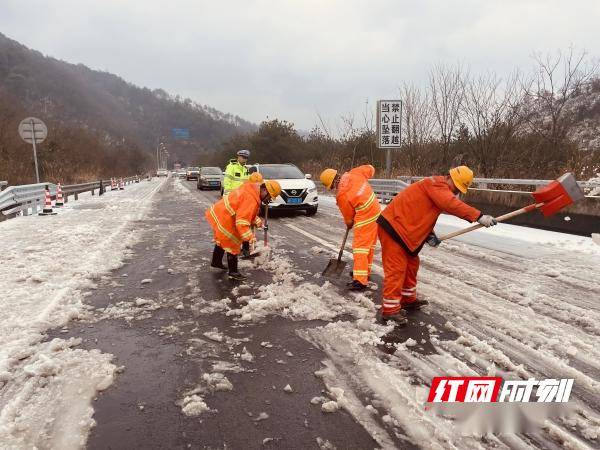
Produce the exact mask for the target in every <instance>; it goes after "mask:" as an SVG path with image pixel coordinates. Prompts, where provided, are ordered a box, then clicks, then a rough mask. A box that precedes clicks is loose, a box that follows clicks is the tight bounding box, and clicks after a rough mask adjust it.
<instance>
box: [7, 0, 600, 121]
mask: <svg viewBox="0 0 600 450" xmlns="http://www.w3.org/2000/svg"><path fill="white" fill-rule="evenodd" d="M0 31H1V32H2V33H4V34H6V35H7V36H9V37H10V38H12V39H15V40H17V41H19V42H21V43H23V44H25V45H27V46H28V47H31V48H34V49H36V50H39V51H41V52H42V53H44V54H47V55H51V56H54V57H56V58H60V59H63V60H66V61H69V62H72V63H83V64H86V65H88V66H90V67H92V68H94V69H101V70H106V71H109V72H112V73H115V74H117V75H119V76H121V77H123V78H124V79H125V80H127V81H130V82H133V83H135V84H137V85H141V86H146V87H149V88H162V89H165V90H166V91H168V92H170V93H173V94H180V95H182V96H185V97H190V98H192V99H193V100H196V101H198V102H200V103H203V104H208V105H211V106H214V107H216V108H218V109H220V110H222V111H226V112H231V113H234V114H238V115H240V116H242V117H244V118H246V119H248V120H251V121H254V122H256V123H258V122H260V121H262V120H263V119H265V118H266V117H267V116H268V117H271V118H273V117H278V118H281V119H287V120H289V121H292V122H294V123H295V124H296V125H297V126H298V127H299V128H302V129H305V130H308V129H310V128H312V127H313V125H315V124H316V123H317V121H318V119H317V113H320V114H321V115H322V116H323V117H325V118H326V120H328V121H330V122H331V123H333V122H334V121H335V120H336V119H337V118H339V116H340V115H342V114H348V113H352V112H354V113H355V114H357V115H358V116H360V115H361V113H362V111H364V109H365V101H366V99H369V101H370V102H371V105H372V104H373V101H374V100H376V99H377V98H386V97H387V98H390V97H396V96H397V95H396V94H397V90H398V86H400V85H401V84H402V83H403V82H415V83H418V84H423V85H425V84H426V82H427V73H428V71H429V69H430V68H431V65H432V64H434V63H437V62H449V63H454V62H457V61H460V62H461V63H462V64H463V65H464V66H468V67H469V69H470V71H471V72H475V73H477V72H484V71H487V70H493V71H496V72H498V73H499V74H503V75H504V74H507V73H509V72H511V71H512V70H513V69H514V68H515V67H520V68H523V69H528V68H530V67H531V65H532V61H531V55H532V53H533V52H534V51H543V52H547V51H553V50H556V49H559V48H562V49H565V48H567V47H568V46H569V45H571V44H572V45H574V46H576V47H577V48H578V49H586V50H588V51H589V52H590V54H592V55H594V56H600V0H568V1H567V0H564V1H559V0H413V1H408V0H370V1H359V0H302V1H300V0H297V1H291V0H290V1H286V0H262V1H252V0H236V1H227V0H220V1H217V0H212V1H204V0H189V1H185V0H169V1H162V0H161V1H159V0H135V1H134V0H132V1H125V0H97V1H89V0H71V1H69V0H51V1H50V0H48V1H40V0H0ZM174 126H175V124H174Z"/></svg>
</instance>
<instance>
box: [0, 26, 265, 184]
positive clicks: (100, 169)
mask: <svg viewBox="0 0 600 450" xmlns="http://www.w3.org/2000/svg"><path fill="white" fill-rule="evenodd" d="M27 116H37V117H39V118H41V119H42V120H44V121H45V122H46V123H47V124H48V127H49V130H50V133H49V138H48V140H47V142H46V143H44V144H43V146H42V148H41V149H40V163H41V166H42V172H43V173H44V174H45V177H44V178H46V179H51V178H62V179H78V178H82V177H83V178H86V177H89V176H104V175H111V174H113V173H115V171H116V172H123V173H131V172H132V171H137V170H142V169H143V168H144V167H146V166H150V165H151V159H152V158H153V155H154V151H155V148H156V142H157V138H158V137H159V136H167V141H168V143H169V144H170V145H168V146H169V151H170V153H171V159H172V160H175V159H180V160H182V161H183V162H188V163H192V162H194V160H196V159H197V157H198V154H199V153H201V152H206V151H211V150H212V149H213V148H215V147H216V146H217V145H218V144H219V143H220V142H222V141H223V140H225V139H227V138H229V137H231V136H233V135H235V134H238V133H243V132H247V131H251V130H253V129H255V128H256V127H255V126H254V125H253V124H251V123H250V122H247V121H245V120H243V119H241V118H240V117H238V116H234V115H231V114H225V113H222V112H220V111H217V110H216V109H214V108H211V107H208V106H204V105H200V104H198V103H195V102H192V101H191V100H189V99H182V98H180V97H179V96H171V95H169V94H167V93H166V92H165V91H163V90H161V89H157V90H150V89H147V88H140V87H138V86H135V85H133V84H131V83H128V82H126V81H125V80H123V79H122V78H120V77H118V76H116V75H113V74H110V73H107V72H100V71H96V70H91V69H90V68H88V67H86V66H84V65H81V64H78V65H75V64H70V63H67V62H64V61H60V60H57V59H55V58H52V57H47V56H44V55H42V54H41V53H39V52H37V51H35V50H31V49H28V48H27V47H25V46H23V45H21V44H20V43H18V42H16V41H14V40H11V39H9V38H7V37H6V36H4V35H2V34H0V179H9V180H10V181H13V182H17V181H18V182H22V181H27V180H26V178H27V177H28V176H30V174H31V172H30V166H29V164H30V161H29V154H30V153H31V152H30V150H29V148H28V147H27V145H26V144H24V143H22V142H21V141H20V139H19V137H18V136H17V134H16V129H17V125H18V123H19V121H20V120H21V119H22V118H24V117H27ZM172 128H188V129H189V130H190V136H191V138H190V140H189V141H186V142H181V141H172V140H171V141H169V138H168V136H169V135H170V130H171V129H172ZM69 161H70V162H69ZM60 162H62V163H63V166H65V167H63V166H60V165H58V164H59V163H60Z"/></svg>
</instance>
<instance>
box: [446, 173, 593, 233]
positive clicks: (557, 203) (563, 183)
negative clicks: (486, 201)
mask: <svg viewBox="0 0 600 450" xmlns="http://www.w3.org/2000/svg"><path fill="white" fill-rule="evenodd" d="M531 195H533V199H534V200H535V203H532V204H531V205H528V206H525V207H524V208H521V209H517V210H516V211H512V212H509V213H508V214H504V215H503V216H499V217H496V220H497V221H498V222H503V221H505V220H508V219H511V218H513V217H516V216H520V215H521V214H525V213H528V212H531V211H535V210H536V209H539V210H540V211H541V212H542V214H543V215H544V217H550V216H552V215H554V214H556V213H557V212H558V211H560V210H561V209H562V208H565V207H567V206H569V205H572V204H573V203H575V202H577V201H579V200H581V199H583V198H584V197H585V194H584V193H583V191H582V190H581V188H580V187H579V185H578V184H577V181H576V180H575V177H574V176H573V174H572V173H565V174H564V175H562V176H561V177H560V178H558V179H557V180H554V181H551V182H550V183H549V184H548V185H547V186H544V187H543V188H540V189H538V190H536V191H535V192H532V193H531ZM481 227H483V225H481V224H476V225H471V226H470V227H467V228H464V229H462V230H458V231H454V232H452V233H449V234H446V235H444V236H442V237H440V241H445V240H447V239H451V238H453V237H456V236H460V235H461V234H465V233H468V232H469V231H473V230H477V229H479V228H481Z"/></svg>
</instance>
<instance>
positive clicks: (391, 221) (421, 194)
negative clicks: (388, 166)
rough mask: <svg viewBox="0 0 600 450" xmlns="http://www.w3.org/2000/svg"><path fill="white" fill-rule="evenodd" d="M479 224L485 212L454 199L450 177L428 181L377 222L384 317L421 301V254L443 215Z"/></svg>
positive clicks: (402, 196) (396, 202)
mask: <svg viewBox="0 0 600 450" xmlns="http://www.w3.org/2000/svg"><path fill="white" fill-rule="evenodd" d="M442 212H445V213H448V214H452V215H454V216H457V217H460V218H462V219H465V220H468V221H470V222H475V221H476V220H477V219H478V218H479V217H480V216H481V212H480V211H479V210H478V209H476V208H473V207H472V206H469V205H467V204H466V203H464V202H462V201H460V200H459V199H458V198H457V197H455V196H454V194H453V193H452V191H451V189H450V187H449V186H448V184H446V177H444V176H435V177H430V178H425V179H424V180H421V181H419V182H418V183H415V184H412V185H410V186H409V187H407V188H406V189H404V190H403V191H402V192H400V193H399V194H398V195H396V196H395V197H394V199H393V200H392V201H391V202H390V204H389V205H388V206H387V207H386V208H385V210H384V211H383V212H382V213H381V216H380V217H379V219H378V220H377V223H378V224H379V231H378V234H379V242H380V244H381V257H382V260H383V273H384V280H383V304H382V308H383V315H384V316H385V315H390V314H395V313H397V312H398V311H400V309H401V307H402V304H408V303H412V302H414V301H416V299H417V271H418V270H419V256H418V254H419V251H420V250H421V248H422V247H423V245H424V244H425V240H426V239H427V236H429V234H430V233H431V232H432V231H433V227H434V226H435V223H436V221H437V219H438V216H439V215H440V214H441V213H442Z"/></svg>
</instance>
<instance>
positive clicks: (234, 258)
mask: <svg viewBox="0 0 600 450" xmlns="http://www.w3.org/2000/svg"><path fill="white" fill-rule="evenodd" d="M280 192H281V186H280V185H279V183H278V182H277V181H273V180H267V181H265V182H263V183H254V182H248V183H244V184H242V186H240V187H239V188H237V189H235V190H233V191H231V192H229V193H226V194H225V195H223V198H221V199H220V200H219V201H218V202H217V203H215V204H214V205H212V206H211V207H210V208H209V209H208V210H207V211H206V214H205V216H206V220H207V221H208V223H209V224H210V226H211V227H212V229H213V233H214V239H215V247H214V250H213V255H212V262H211V264H210V265H211V267H216V268H219V269H225V268H226V267H225V266H224V265H223V255H224V254H225V253H227V266H228V267H227V268H228V269H229V278H230V279H233V280H243V279H244V278H245V277H244V275H242V274H241V273H240V272H239V270H238V255H239V253H240V250H241V249H242V243H245V242H250V241H251V240H252V239H253V238H254V233H253V232H252V229H251V225H252V224H254V225H256V226H260V224H261V221H260V218H259V217H258V213H259V211H260V205H261V204H265V205H266V204H268V203H269V202H270V201H271V199H274V198H276V197H277V196H278V195H279V193H280ZM243 252H244V253H247V254H245V255H244V256H249V246H248V247H246V246H244V250H243Z"/></svg>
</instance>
